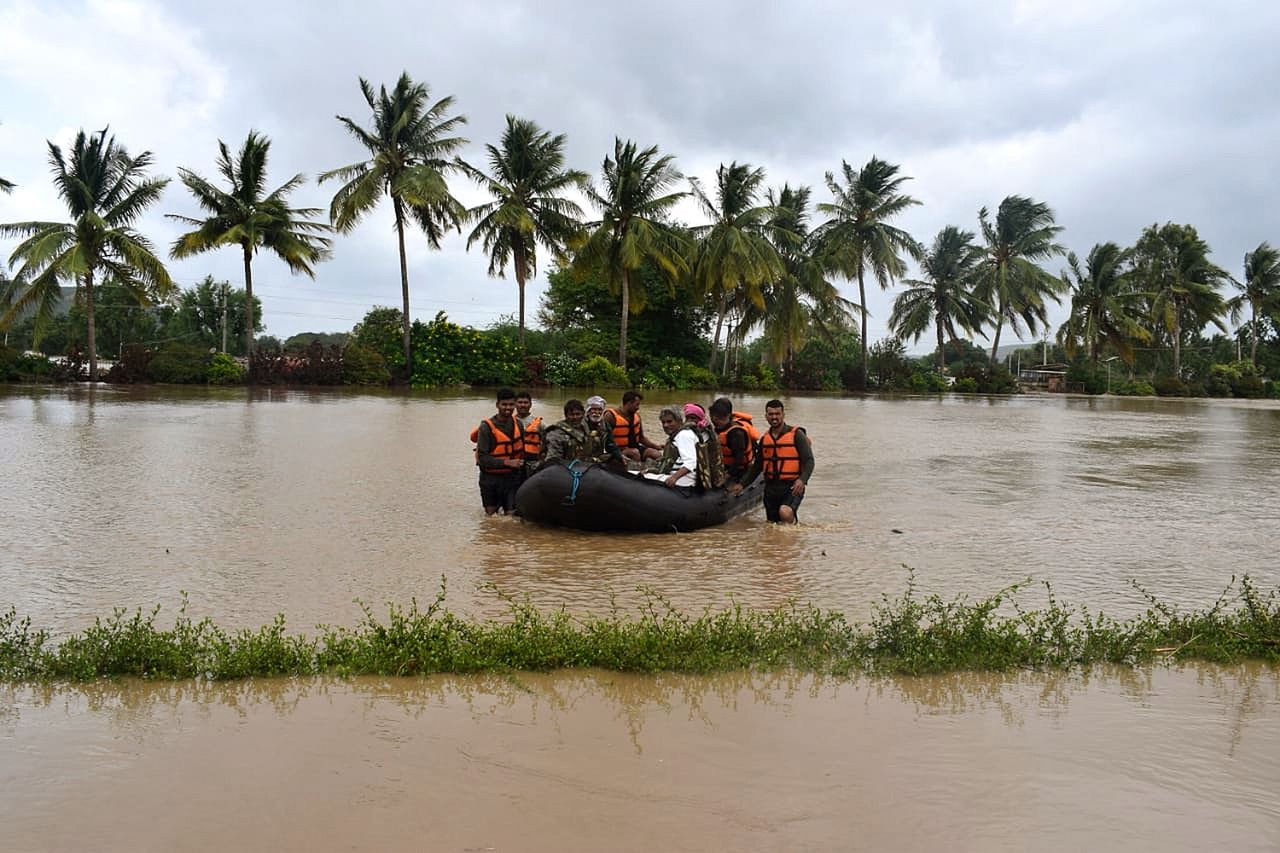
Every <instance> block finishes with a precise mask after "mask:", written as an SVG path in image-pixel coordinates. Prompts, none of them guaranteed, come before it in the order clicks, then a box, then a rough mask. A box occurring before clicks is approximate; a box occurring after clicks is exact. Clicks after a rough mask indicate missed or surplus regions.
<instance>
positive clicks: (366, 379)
mask: <svg viewBox="0 0 1280 853" xmlns="http://www.w3.org/2000/svg"><path fill="white" fill-rule="evenodd" d="M390 381H391V371H390V370H389V369H388V368H387V360H386V359H385V358H383V357H382V354H381V353H379V352H378V351H376V350H374V349H372V348H371V347H365V346H361V345H360V344H357V343H354V342H352V343H348V344H347V346H346V348H345V349H343V350H342V384H343V385H386V384H387V383H388V382H390Z"/></svg>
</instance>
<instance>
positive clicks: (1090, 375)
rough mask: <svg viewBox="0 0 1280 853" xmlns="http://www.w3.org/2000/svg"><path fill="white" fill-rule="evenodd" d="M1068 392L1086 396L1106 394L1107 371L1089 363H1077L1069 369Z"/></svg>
mask: <svg viewBox="0 0 1280 853" xmlns="http://www.w3.org/2000/svg"><path fill="white" fill-rule="evenodd" d="M1067 390H1069V391H1083V392H1084V393H1086V394H1105V393H1106V391H1107V369H1106V368H1105V367H1101V368H1100V367H1095V366H1094V365H1093V364H1091V363H1089V362H1088V361H1077V362H1076V363H1075V364H1073V365H1071V366H1070V367H1069V368H1067Z"/></svg>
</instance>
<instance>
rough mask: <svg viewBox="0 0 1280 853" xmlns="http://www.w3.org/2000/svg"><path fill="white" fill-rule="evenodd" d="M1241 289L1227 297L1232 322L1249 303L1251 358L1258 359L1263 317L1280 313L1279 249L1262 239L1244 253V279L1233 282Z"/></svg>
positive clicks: (1252, 360)
mask: <svg viewBox="0 0 1280 853" xmlns="http://www.w3.org/2000/svg"><path fill="white" fill-rule="evenodd" d="M1232 284H1234V285H1235V287H1236V289H1237V290H1239V291H1240V293H1238V294H1237V295H1235V296H1233V297H1231V298H1230V299H1228V300H1227V308H1228V309H1229V310H1230V311H1231V322H1233V323H1236V324H1239V322H1240V317H1241V316H1242V315H1243V313H1244V306H1245V305H1246V304H1248V306H1249V337H1250V338H1251V339H1252V342H1251V343H1250V345H1249V360H1250V361H1251V362H1253V363H1254V364H1257V363H1258V340H1259V339H1260V338H1261V337H1262V320H1261V317H1265V316H1268V315H1270V316H1273V317H1274V316H1276V315H1278V314H1280V251H1277V250H1276V249H1273V248H1272V247H1271V244H1270V243H1267V242H1266V241H1263V242H1261V243H1259V244H1258V248H1256V249H1254V250H1253V251H1252V252H1245V255H1244V281H1243V282H1234V281H1233V282H1232Z"/></svg>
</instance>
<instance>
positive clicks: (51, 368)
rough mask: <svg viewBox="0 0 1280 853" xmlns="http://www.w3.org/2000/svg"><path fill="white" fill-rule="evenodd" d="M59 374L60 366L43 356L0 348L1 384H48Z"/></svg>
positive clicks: (11, 348)
mask: <svg viewBox="0 0 1280 853" xmlns="http://www.w3.org/2000/svg"><path fill="white" fill-rule="evenodd" d="M57 374H58V366H57V365H56V364H54V363H53V362H52V361H50V360H49V359H48V358H47V357H45V356H43V355H27V354H26V353H24V352H22V351H21V350H18V349H15V348H13V347H6V346H0V382H48V381H49V380H51V379H53V378H55V377H56V376H57Z"/></svg>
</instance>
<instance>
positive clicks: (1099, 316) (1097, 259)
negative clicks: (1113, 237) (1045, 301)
mask: <svg viewBox="0 0 1280 853" xmlns="http://www.w3.org/2000/svg"><path fill="white" fill-rule="evenodd" d="M1132 256H1133V250H1131V249H1121V248H1120V247H1119V246H1117V245H1116V244H1115V243H1099V244H1097V245H1095V246H1094V247H1093V248H1092V249H1090V250H1089V257H1088V259H1086V261H1085V269H1084V270H1083V271H1082V270H1081V269H1080V260H1079V259H1078V258H1077V257H1076V253H1075V252H1071V253H1070V254H1068V255H1067V266H1068V267H1069V268H1070V273H1069V274H1068V272H1066V271H1064V272H1063V273H1062V283H1063V286H1064V287H1065V288H1067V289H1069V290H1070V291H1071V315H1070V316H1069V317H1068V318H1067V322H1065V323H1063V325H1062V328H1061V329H1060V330H1059V332H1058V340H1059V341H1060V342H1061V343H1062V346H1063V348H1064V349H1065V350H1066V351H1067V356H1068V357H1070V358H1075V356H1076V353H1077V352H1079V351H1080V349H1081V348H1082V347H1083V348H1086V349H1087V350H1088V353H1089V360H1090V361H1091V362H1092V363H1093V366H1094V367H1095V368H1096V367H1097V366H1098V358H1099V356H1100V355H1101V354H1102V348H1103V346H1105V345H1107V344H1110V345H1111V347H1112V348H1113V349H1114V350H1115V351H1116V354H1117V355H1119V356H1120V357H1121V358H1122V359H1124V361H1125V363H1126V364H1130V365H1132V364H1133V359H1134V349H1133V345H1134V343H1135V342H1143V343H1145V342H1147V341H1149V340H1151V333H1150V332H1148V331H1147V330H1146V329H1145V328H1143V326H1142V322H1141V320H1140V318H1139V314H1138V311H1139V308H1138V305H1137V302H1138V300H1140V299H1141V298H1142V294H1141V293H1139V292H1137V291H1135V290H1134V289H1133V287H1132V284H1131V282H1130V281H1129V278H1128V277H1127V276H1126V275H1125V268H1126V265H1127V264H1128V263H1129V260H1130V258H1131V257H1132Z"/></svg>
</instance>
